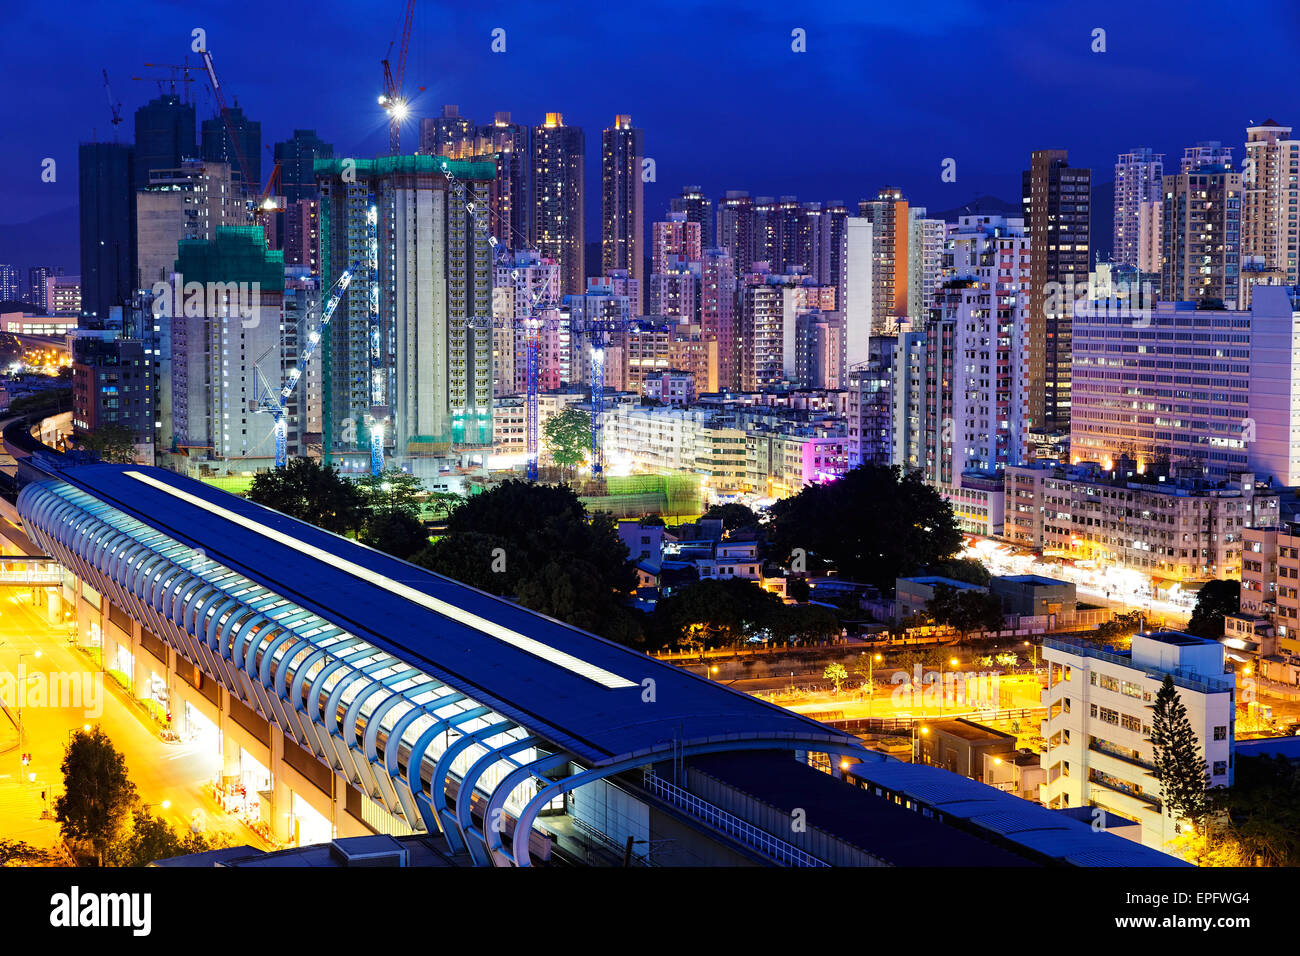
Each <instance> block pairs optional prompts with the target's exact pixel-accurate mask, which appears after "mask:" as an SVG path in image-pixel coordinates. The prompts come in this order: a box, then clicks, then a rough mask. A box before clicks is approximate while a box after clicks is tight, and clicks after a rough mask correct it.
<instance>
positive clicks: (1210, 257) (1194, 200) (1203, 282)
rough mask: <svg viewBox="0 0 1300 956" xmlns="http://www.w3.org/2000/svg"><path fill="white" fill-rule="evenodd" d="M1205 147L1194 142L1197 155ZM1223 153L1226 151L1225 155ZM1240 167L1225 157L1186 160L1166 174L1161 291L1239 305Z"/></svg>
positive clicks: (1176, 296) (1179, 297) (1192, 299)
mask: <svg viewBox="0 0 1300 956" xmlns="http://www.w3.org/2000/svg"><path fill="white" fill-rule="evenodd" d="M1205 149H1206V147H1192V148H1191V149H1189V150H1188V153H1189V154H1190V153H1193V151H1196V155H1201V152H1202V151H1203V150H1205ZM1220 158H1222V157H1220ZM1241 200H1242V183H1241V173H1238V172H1233V171H1232V170H1231V169H1230V168H1229V167H1228V166H1226V165H1224V164H1222V163H1214V162H1208V161H1207V162H1204V163H1201V164H1199V165H1197V164H1194V162H1193V161H1192V160H1191V158H1190V157H1185V158H1184V161H1183V171H1182V172H1180V173H1178V174H1177V175H1175V176H1166V177H1165V179H1164V198H1163V199H1162V201H1161V219H1162V222H1161V240H1160V241H1161V270H1160V294H1161V297H1162V298H1164V299H1168V300H1170V301H1179V300H1182V301H1188V302H1199V301H1201V300H1203V299H1209V300H1214V299H1217V300H1219V301H1220V302H1221V303H1222V304H1223V305H1224V307H1226V308H1229V309H1235V308H1237V306H1238V305H1239V303H1240V293H1241Z"/></svg>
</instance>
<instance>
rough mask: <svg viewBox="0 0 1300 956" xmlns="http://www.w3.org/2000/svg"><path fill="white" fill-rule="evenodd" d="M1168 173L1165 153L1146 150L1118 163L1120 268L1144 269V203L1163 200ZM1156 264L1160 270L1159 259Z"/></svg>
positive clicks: (1117, 258) (1117, 245)
mask: <svg viewBox="0 0 1300 956" xmlns="http://www.w3.org/2000/svg"><path fill="white" fill-rule="evenodd" d="M1164 169H1165V156H1164V153H1157V152H1153V151H1152V150H1151V149H1150V148H1149V147H1146V146H1139V147H1137V148H1135V149H1133V150H1130V151H1129V152H1127V153H1120V154H1119V156H1118V157H1117V158H1116V159H1115V227H1114V228H1115V247H1114V255H1113V256H1112V258H1113V259H1114V261H1115V262H1117V263H1118V264H1119V265H1122V266H1138V267H1139V268H1141V266H1140V265H1139V263H1140V261H1141V258H1142V244H1141V219H1140V216H1141V208H1142V204H1143V203H1151V202H1158V201H1159V200H1160V196H1161V189H1162V184H1163V176H1164ZM1156 262H1157V269H1158V268H1159V259H1157V260H1156ZM1145 271H1151V270H1145Z"/></svg>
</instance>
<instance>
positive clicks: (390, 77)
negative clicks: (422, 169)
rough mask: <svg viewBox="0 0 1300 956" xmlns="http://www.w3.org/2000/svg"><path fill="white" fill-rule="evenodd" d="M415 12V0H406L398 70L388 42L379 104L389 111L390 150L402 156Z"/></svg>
mask: <svg viewBox="0 0 1300 956" xmlns="http://www.w3.org/2000/svg"><path fill="white" fill-rule="evenodd" d="M414 13H415V0H406V15H405V17H403V19H402V36H401V42H400V44H399V46H398V48H397V72H396V73H394V72H393V69H392V65H391V64H390V63H389V59H388V58H389V57H390V56H391V55H392V53H393V44H392V43H389V44H388V52H387V53H385V54H384V59H383V65H384V92H383V95H382V96H380V97H379V105H380V106H382V107H383V108H384V110H385V112H387V113H388V152H389V153H390V154H391V155H393V156H400V155H401V152H402V120H404V119H406V117H407V114H408V113H409V112H410V107H409V104H408V103H407V102H406V98H405V97H404V96H402V78H403V77H404V76H405V74H406V51H407V48H408V47H409V45H410V42H411V17H412V16H413V15H414Z"/></svg>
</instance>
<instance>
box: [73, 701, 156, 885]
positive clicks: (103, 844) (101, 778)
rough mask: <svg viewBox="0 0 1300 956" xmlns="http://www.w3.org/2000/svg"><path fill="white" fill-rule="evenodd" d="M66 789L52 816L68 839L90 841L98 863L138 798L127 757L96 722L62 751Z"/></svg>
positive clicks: (77, 733) (74, 737)
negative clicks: (128, 769) (130, 776)
mask: <svg viewBox="0 0 1300 956" xmlns="http://www.w3.org/2000/svg"><path fill="white" fill-rule="evenodd" d="M63 788H64V792H63V794H62V795H61V796H59V797H58V799H56V800H55V801H54V816H55V818H56V819H57V820H58V821H59V831H60V832H61V833H62V834H63V838H64V839H65V840H70V841H75V842H79V843H89V844H90V846H91V847H92V848H93V849H94V851H95V857H96V859H97V860H98V862H99V865H100V866H103V864H104V852H105V851H106V850H107V849H108V847H109V846H110V845H111V844H112V843H113V841H114V840H116V839H117V835H118V833H119V832H120V831H121V829H122V826H123V824H124V823H125V822H126V819H127V816H128V814H129V813H130V811H131V809H132V808H133V807H134V806H135V804H136V800H137V797H136V793H135V784H133V783H132V782H131V781H130V780H129V779H128V778H127V775H126V759H125V758H124V757H123V756H122V755H121V754H120V753H118V751H117V749H116V748H115V747H114V746H113V742H112V741H111V740H109V739H108V736H107V735H106V734H105V733H104V731H103V730H101V729H100V727H99V725H98V724H96V725H95V727H94V729H93V730H91V731H89V732H87V731H85V730H78V731H77V732H76V733H75V734H74V735H73V738H72V741H71V742H70V743H69V744H68V747H67V750H66V751H65V752H64V756H63Z"/></svg>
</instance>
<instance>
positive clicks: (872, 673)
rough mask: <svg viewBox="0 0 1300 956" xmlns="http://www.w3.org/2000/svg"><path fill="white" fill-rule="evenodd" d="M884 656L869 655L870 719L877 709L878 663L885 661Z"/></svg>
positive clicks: (868, 709)
mask: <svg viewBox="0 0 1300 956" xmlns="http://www.w3.org/2000/svg"><path fill="white" fill-rule="evenodd" d="M884 659H885V657H884V655H883V654H880V653H875V654H869V655H867V716H868V717H870V716H871V715H872V713H874V712H875V709H876V662H877V661H882V660H884Z"/></svg>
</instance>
